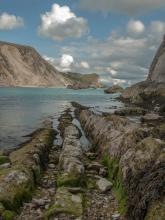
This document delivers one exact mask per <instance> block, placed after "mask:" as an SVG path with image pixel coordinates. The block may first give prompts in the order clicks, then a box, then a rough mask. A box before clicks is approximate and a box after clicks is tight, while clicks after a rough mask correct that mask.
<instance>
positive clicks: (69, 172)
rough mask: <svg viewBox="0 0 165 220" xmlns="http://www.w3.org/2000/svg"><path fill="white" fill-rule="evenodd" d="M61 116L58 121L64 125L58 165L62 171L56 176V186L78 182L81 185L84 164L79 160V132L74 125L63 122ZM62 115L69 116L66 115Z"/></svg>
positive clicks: (80, 155) (81, 153)
mask: <svg viewBox="0 0 165 220" xmlns="http://www.w3.org/2000/svg"><path fill="white" fill-rule="evenodd" d="M63 116H64V115H63ZM63 116H62V117H61V120H60V123H62V124H63V127H64V130H63V138H64V140H63V145H62V152H61V155H60V159H59V166H60V169H61V171H62V172H61V174H60V175H59V177H58V181H57V184H58V186H61V185H70V186H77V185H79V184H80V185H81V182H82V181H83V175H84V165H83V163H82V162H81V160H82V156H83V152H82V149H81V143H80V135H81V134H80V131H79V129H78V128H77V127H76V126H75V125H73V124H71V123H68V121H67V123H65V120H64V118H63ZM64 117H65V118H66V117H68V118H69V116H67V115H65V116H64ZM60 126H61V125H60Z"/></svg>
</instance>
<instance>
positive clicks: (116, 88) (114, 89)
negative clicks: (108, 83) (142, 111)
mask: <svg viewBox="0 0 165 220" xmlns="http://www.w3.org/2000/svg"><path fill="white" fill-rule="evenodd" d="M104 92H105V93H108V94H113V93H121V92H123V88H122V87H121V86H119V85H114V86H112V87H109V88H107V89H105V90H104Z"/></svg>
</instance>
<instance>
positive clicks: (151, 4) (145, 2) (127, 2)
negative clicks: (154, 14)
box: [80, 0, 165, 15]
mask: <svg viewBox="0 0 165 220" xmlns="http://www.w3.org/2000/svg"><path fill="white" fill-rule="evenodd" d="M80 7H81V8H83V9H87V10H91V11H102V12H119V13H124V14H128V15H135V14H141V13H146V12H149V11H152V10H155V9H159V8H165V1H164V0H80Z"/></svg>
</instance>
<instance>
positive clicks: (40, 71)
mask: <svg viewBox="0 0 165 220" xmlns="http://www.w3.org/2000/svg"><path fill="white" fill-rule="evenodd" d="M81 76H82V75H81V74H77V75H76V77H74V78H73V74H72V75H71V74H70V73H63V72H60V71H58V70H57V69H56V68H55V67H54V66H52V65H51V64H50V63H48V62H47V61H46V60H44V59H43V58H42V56H41V55H40V54H39V53H38V52H37V51H36V50H35V49H34V48H32V47H30V46H24V45H18V44H12V43H6V42H0V86H8V87H10V86H13V87H15V86H20V87H25V86H27V87H28V86H35V87H42V86H43V87H67V86H68V85H75V84H77V83H81V82H82V77H81ZM90 76H91V77H90ZM84 77H85V76H84ZM98 80H99V77H98V76H97V80H95V77H94V76H93V74H89V76H88V77H86V82H85V85H83V86H84V87H86V88H89V87H90V86H91V85H94V86H95V87H97V86H98V84H99V83H98Z"/></svg>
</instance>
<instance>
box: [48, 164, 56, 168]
mask: <svg viewBox="0 0 165 220" xmlns="http://www.w3.org/2000/svg"><path fill="white" fill-rule="evenodd" d="M48 167H49V168H50V169H54V168H55V167H56V166H55V165H54V164H53V163H50V164H49V165H48Z"/></svg>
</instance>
